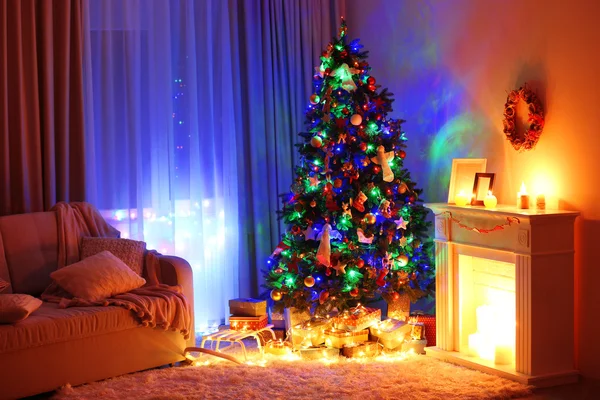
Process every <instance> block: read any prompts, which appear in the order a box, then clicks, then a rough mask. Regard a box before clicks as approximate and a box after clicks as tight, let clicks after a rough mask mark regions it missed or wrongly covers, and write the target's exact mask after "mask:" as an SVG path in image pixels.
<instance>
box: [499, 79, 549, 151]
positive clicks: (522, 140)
mask: <svg viewBox="0 0 600 400" xmlns="http://www.w3.org/2000/svg"><path fill="white" fill-rule="evenodd" d="M521 100H523V101H524V102H525V103H527V107H528V119H527V121H528V122H529V128H527V129H526V130H525V132H522V133H521V132H517V129H516V124H515V120H516V117H517V110H516V108H517V104H519V101H521ZM502 122H503V123H504V134H505V135H506V139H508V141H509V142H510V144H512V146H513V148H514V149H515V150H519V151H523V150H531V149H533V148H534V147H535V145H536V143H537V142H538V140H539V139H540V136H541V135H542V130H543V129H544V108H543V107H542V103H541V102H540V99H539V98H538V97H537V95H536V94H535V93H533V92H532V91H531V89H529V88H528V87H527V85H525V86H524V87H520V88H519V89H517V90H512V91H511V92H510V93H509V94H508V97H507V98H506V104H504V120H503V121H502Z"/></svg>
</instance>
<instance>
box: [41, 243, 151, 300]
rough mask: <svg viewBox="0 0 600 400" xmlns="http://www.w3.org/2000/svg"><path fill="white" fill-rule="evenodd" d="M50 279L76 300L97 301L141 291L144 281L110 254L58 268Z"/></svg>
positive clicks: (96, 255) (95, 256)
mask: <svg viewBox="0 0 600 400" xmlns="http://www.w3.org/2000/svg"><path fill="white" fill-rule="evenodd" d="M50 277H51V278H52V279H54V281H55V282H56V283H57V284H58V285H59V286H60V287H62V288H63V289H65V290H66V291H67V292H69V293H71V294H72V295H73V296H74V297H78V298H80V299H84V300H89V301H97V300H103V299H106V298H108V297H112V296H114V295H117V294H121V293H125V292H129V291H130V290H133V289H137V288H139V287H142V286H143V285H144V283H146V281H145V280H144V279H143V278H142V277H140V276H139V275H138V274H136V273H135V272H133V271H132V270H131V268H129V267H128V266H127V265H126V264H125V263H124V262H123V261H121V260H120V259H119V258H117V257H116V256H114V255H113V254H112V253H111V252H110V251H102V252H100V253H98V254H94V255H93V256H90V257H88V258H84V259H83V260H81V261H79V262H76V263H75V264H71V265H68V266H66V267H63V268H60V269H58V270H56V271H54V272H52V273H51V274H50Z"/></svg>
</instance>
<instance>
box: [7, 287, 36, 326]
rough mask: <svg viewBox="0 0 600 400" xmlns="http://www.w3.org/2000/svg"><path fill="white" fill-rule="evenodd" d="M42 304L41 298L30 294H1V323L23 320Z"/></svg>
mask: <svg viewBox="0 0 600 400" xmlns="http://www.w3.org/2000/svg"><path fill="white" fill-rule="evenodd" d="M41 305H42V301H41V300H40V299H36V298H35V297H33V296H30V295H28V294H0V324H14V323H15V322H19V321H22V320H24V319H25V318H27V317H28V316H29V314H31V313H32V312H34V311H35V310H37V309H38V308H40V306H41Z"/></svg>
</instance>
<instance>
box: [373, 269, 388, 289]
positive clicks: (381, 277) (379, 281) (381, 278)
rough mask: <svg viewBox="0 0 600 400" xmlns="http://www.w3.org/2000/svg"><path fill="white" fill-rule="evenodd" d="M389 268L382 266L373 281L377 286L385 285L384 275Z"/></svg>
mask: <svg viewBox="0 0 600 400" xmlns="http://www.w3.org/2000/svg"><path fill="white" fill-rule="evenodd" d="M388 272H389V270H388V269H387V268H382V269H381V270H380V271H379V276H378V277H377V280H376V281H375V283H376V284H377V286H380V287H383V286H385V283H386V282H385V276H386V275H387V274H388Z"/></svg>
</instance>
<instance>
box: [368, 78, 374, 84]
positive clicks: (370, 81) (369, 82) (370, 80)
mask: <svg viewBox="0 0 600 400" xmlns="http://www.w3.org/2000/svg"><path fill="white" fill-rule="evenodd" d="M367 83H368V84H369V85H374V84H375V78H373V77H372V76H370V77H369V79H367Z"/></svg>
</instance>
